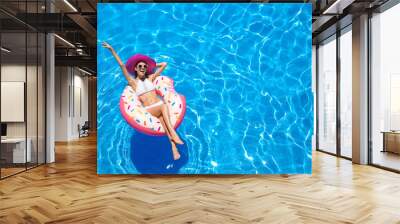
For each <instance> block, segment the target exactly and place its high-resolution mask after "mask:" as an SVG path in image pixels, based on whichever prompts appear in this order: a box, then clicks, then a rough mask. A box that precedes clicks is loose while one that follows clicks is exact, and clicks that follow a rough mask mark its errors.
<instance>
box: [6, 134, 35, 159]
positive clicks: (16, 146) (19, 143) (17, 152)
mask: <svg viewBox="0 0 400 224" xmlns="http://www.w3.org/2000/svg"><path fill="white" fill-rule="evenodd" d="M26 142H27V143H28V144H27V146H28V147H26V152H25V138H6V139H1V154H2V155H1V156H2V157H3V158H4V159H5V160H6V162H9V163H25V162H31V159H32V154H31V145H32V141H31V139H30V138H28V139H27V141H26ZM4 154H5V155H4ZM10 154H12V156H11V155H10ZM3 155H4V156H3ZM11 158H12V159H11ZM25 158H26V159H27V160H26V161H25Z"/></svg>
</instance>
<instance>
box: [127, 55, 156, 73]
mask: <svg viewBox="0 0 400 224" xmlns="http://www.w3.org/2000/svg"><path fill="white" fill-rule="evenodd" d="M141 61H143V62H145V63H146V64H147V65H148V67H147V71H146V73H148V74H152V73H153V72H154V70H155V68H156V64H157V63H156V61H155V60H154V59H152V58H151V57H149V56H147V55H144V54H135V55H133V56H132V57H130V58H129V59H128V61H127V62H126V63H125V67H126V69H127V70H128V72H129V73H131V74H134V73H135V72H136V71H135V67H136V65H137V64H138V63H139V62H141Z"/></svg>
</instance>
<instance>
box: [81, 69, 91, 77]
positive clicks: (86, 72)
mask: <svg viewBox="0 0 400 224" xmlns="http://www.w3.org/2000/svg"><path fill="white" fill-rule="evenodd" d="M78 70H79V71H81V72H83V73H85V74H87V75H90V76H91V75H92V73H90V72H88V71H86V70H83V69H81V68H79V67H78Z"/></svg>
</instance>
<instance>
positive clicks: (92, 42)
mask: <svg viewBox="0 0 400 224" xmlns="http://www.w3.org/2000/svg"><path fill="white" fill-rule="evenodd" d="M103 2H112V1H103ZM337 2H338V4H337V6H335V5H334V7H328V6H332V5H333V4H335V1H317V2H313V1H310V3H312V4H313V11H314V16H313V21H312V22H313V46H312V47H313V81H314V84H313V88H314V89H313V91H314V99H315V122H314V123H315V134H314V141H313V143H314V144H313V150H318V151H321V152H326V153H329V154H331V155H333V156H337V157H340V158H344V159H348V160H352V161H354V162H356V163H361V164H367V165H372V166H378V167H381V168H383V169H389V170H393V171H397V172H398V171H400V152H399V150H400V149H399V148H400V145H399V144H400V143H399V138H400V134H399V130H400V103H399V102H400V101H399V100H398V96H399V94H400V75H399V74H400V67H399V64H398V63H397V61H396V60H397V57H396V52H399V50H400V45H399V44H398V41H397V40H398V39H399V38H400V32H398V31H397V29H396V28H395V27H396V23H397V21H400V5H399V4H398V3H397V2H396V1H366V2H364V1H363V2H359V1H349V2H348V3H346V4H344V3H341V1H337ZM96 3H97V2H96V1H49V0H47V1H46V0H42V1H36V0H34V1H31V0H24V1H22V0H14V1H11V0H5V1H2V2H1V5H0V6H1V11H0V13H1V14H0V15H1V17H0V18H1V21H2V22H1V32H0V37H1V58H0V62H1V102H2V103H1V112H2V113H1V130H2V144H1V178H5V177H7V176H10V175H13V174H16V173H19V172H22V171H25V170H29V169H31V168H33V167H36V166H38V165H41V164H45V163H52V162H54V161H55V159H56V158H55V155H54V144H55V142H65V141H72V140H76V139H79V136H80V131H81V129H82V127H84V128H89V129H90V131H91V132H92V133H95V132H96V35H95V31H96V26H97V24H96ZM324 8H328V9H329V10H331V11H332V10H336V11H332V12H330V11H328V12H325V13H321V12H320V10H319V9H324ZM338 12H339V13H338ZM335 13H336V14H335ZM46 21H51V22H50V23H48V22H46ZM355 22H356V25H357V27H356V29H355V27H354V23H355ZM355 31H356V32H357V33H356V34H355ZM355 35H356V36H355ZM362 41H364V42H363V43H360V42H362ZM354 44H358V46H354ZM355 48H356V51H357V52H353V50H354V49H355ZM356 56H358V57H363V58H361V59H355V57H356ZM354 63H358V64H357V66H358V67H356V68H355V67H354ZM356 72H359V73H362V74H361V75H359V76H358V77H357V76H356V75H355V74H354V73H356ZM361 79H365V80H361ZM354 81H356V82H362V83H358V84H357V85H358V87H359V88H361V89H363V90H365V91H364V93H363V94H361V95H360V94H359V93H355V91H357V90H355V89H353V88H354V87H355V85H354V83H353V82H354ZM355 95H357V96H358V97H361V98H363V99H358V100H361V101H362V102H352V100H353V99H354V98H356V96H355ZM359 95H360V96H359ZM364 98H365V99H364ZM355 104H357V105H360V104H363V105H361V106H362V107H363V108H361V109H359V110H361V112H362V113H364V115H360V113H358V112H357V111H356V112H355V111H353V107H354V105H355ZM355 117H358V118H360V117H361V120H359V122H363V124H361V125H358V126H357V127H354V126H353V125H352V122H353V121H354V119H353V118H355ZM358 118H357V119H358ZM359 127H362V128H363V130H362V131H363V132H364V133H362V134H361V135H363V136H361V137H362V139H360V136H358V137H357V138H358V140H359V141H364V143H361V144H362V145H363V146H362V149H361V151H364V152H360V147H359V146H356V148H357V150H353V149H354V147H353V146H352V143H353V142H354V139H353V138H352V134H353V133H354V132H355V131H357V128H359ZM358 131H360V130H358ZM360 154H362V156H363V158H361V160H360V158H359V157H360ZM354 155H356V156H357V157H358V158H355V159H353V156H354Z"/></svg>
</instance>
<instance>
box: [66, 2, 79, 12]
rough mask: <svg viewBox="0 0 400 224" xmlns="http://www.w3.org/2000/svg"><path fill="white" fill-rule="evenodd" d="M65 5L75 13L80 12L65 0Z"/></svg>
mask: <svg viewBox="0 0 400 224" xmlns="http://www.w3.org/2000/svg"><path fill="white" fill-rule="evenodd" d="M64 2H65V4H67V5H68V6H69V7H70V8H71V9H72V10H73V11H74V12H78V10H77V9H76V8H75V7H74V6H73V5H72V4H71V3H70V2H69V1H68V0H64Z"/></svg>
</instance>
